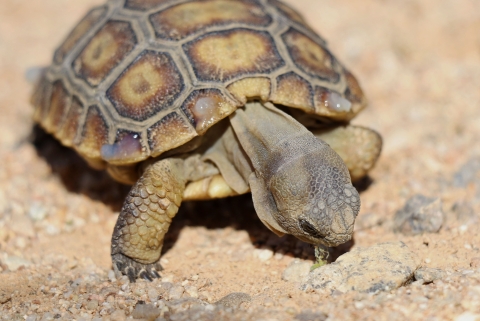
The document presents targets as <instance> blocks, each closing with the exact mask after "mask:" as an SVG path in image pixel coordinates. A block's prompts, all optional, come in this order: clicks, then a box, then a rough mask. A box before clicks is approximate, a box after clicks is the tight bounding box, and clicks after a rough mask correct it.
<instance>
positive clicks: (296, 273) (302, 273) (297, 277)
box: [282, 259, 312, 282]
mask: <svg viewBox="0 0 480 321" xmlns="http://www.w3.org/2000/svg"><path fill="white" fill-rule="evenodd" d="M311 266H312V264H311V263H310V262H307V261H301V260H298V259H296V260H293V261H292V263H290V264H289V265H288V266H287V268H286V269H285V271H283V274H282V280H284V281H289V282H301V281H302V280H303V278H305V277H306V276H307V275H308V272H310V267H311Z"/></svg>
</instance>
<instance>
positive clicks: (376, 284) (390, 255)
mask: <svg viewBox="0 0 480 321" xmlns="http://www.w3.org/2000/svg"><path fill="white" fill-rule="evenodd" d="M419 265H420V260H419V259H418V257H417V256H416V255H415V254H414V253H413V252H411V251H410V249H409V248H408V247H407V246H406V245H405V244H404V243H403V242H387V243H380V244H376V245H373V246H371V247H368V248H362V247H359V248H355V249H353V250H352V251H351V252H349V253H346V254H344V255H342V256H340V257H339V258H338V259H337V261H336V262H335V263H332V264H329V265H325V266H322V267H320V268H318V269H316V270H313V271H312V272H310V273H309V274H308V276H307V277H306V278H305V279H304V280H303V282H302V285H301V287H300V288H301V289H302V290H304V291H314V292H318V293H327V294H332V293H333V292H336V291H339V292H343V293H345V292H349V291H358V292H365V293H376V292H379V291H389V290H393V289H396V288H398V287H400V286H402V285H404V284H405V283H407V282H408V281H409V280H411V279H412V278H413V273H414V272H415V270H416V269H417V268H418V267H419Z"/></svg>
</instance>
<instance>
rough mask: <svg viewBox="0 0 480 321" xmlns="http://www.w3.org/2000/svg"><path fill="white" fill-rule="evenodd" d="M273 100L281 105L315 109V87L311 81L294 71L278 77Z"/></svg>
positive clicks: (309, 109)
mask: <svg viewBox="0 0 480 321" xmlns="http://www.w3.org/2000/svg"><path fill="white" fill-rule="evenodd" d="M271 100H272V101H273V102H274V103H276V104H280V105H284V106H292V107H297V108H300V109H305V110H308V111H311V110H313V89H312V86H311V85H310V83H309V82H308V81H307V80H305V79H304V78H302V77H300V76H299V75H297V74H295V73H294V72H289V73H287V74H283V75H280V76H278V77H277V88H276V91H275V93H274V94H273V95H272V97H271Z"/></svg>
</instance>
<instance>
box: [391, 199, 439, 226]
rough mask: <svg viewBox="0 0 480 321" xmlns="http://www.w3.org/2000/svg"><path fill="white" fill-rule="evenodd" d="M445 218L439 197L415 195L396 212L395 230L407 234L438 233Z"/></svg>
mask: <svg viewBox="0 0 480 321" xmlns="http://www.w3.org/2000/svg"><path fill="white" fill-rule="evenodd" d="M443 220H444V214H443V211H442V202H441V200H440V199H439V198H428V197H425V196H423V195H415V196H413V197H411V198H410V199H409V200H408V201H407V202H406V204H405V206H404V207H403V208H402V209H400V210H399V211H397V213H396V214H395V218H394V222H393V230H394V232H396V233H402V234H405V235H417V234H423V233H436V232H438V231H439V230H440V228H441V227H442V224H443Z"/></svg>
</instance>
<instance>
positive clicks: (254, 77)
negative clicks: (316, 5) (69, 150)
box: [32, 0, 365, 165]
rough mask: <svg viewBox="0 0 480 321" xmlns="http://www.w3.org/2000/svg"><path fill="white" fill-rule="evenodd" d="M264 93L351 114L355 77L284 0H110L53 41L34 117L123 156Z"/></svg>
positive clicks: (93, 148) (192, 132)
mask: <svg viewBox="0 0 480 321" xmlns="http://www.w3.org/2000/svg"><path fill="white" fill-rule="evenodd" d="M252 99H257V100H262V101H265V102H266V101H270V102H273V103H275V104H279V105H284V106H288V107H293V108H298V109H300V110H302V111H304V112H305V113H307V114H310V115H312V116H315V117H322V118H328V119H333V120H335V121H348V120H350V119H351V118H353V117H354V116H355V115H356V114H357V113H358V112H359V111H360V110H361V109H362V108H363V107H364V106H365V98H364V96H363V93H362V90H361V89H360V87H359V85H358V83H357V81H356V79H355V78H354V77H353V75H352V74H351V73H350V72H349V71H347V70H346V69H345V68H344V67H343V66H342V65H341V64H340V63H339V62H338V61H337V60H336V59H335V57H334V56H333V55H332V54H331V53H330V51H329V50H328V49H327V46H326V43H325V41H324V40H323V39H322V38H320V37H319V36H318V35H317V34H315V33H314V32H313V31H312V29H310V28H309V27H308V26H307V25H306V23H305V21H304V20H303V18H302V17H301V16H300V15H299V14H298V13H296V12H295V11H294V10H293V9H291V8H290V7H288V6H286V5H285V4H283V3H281V2H279V1H277V0H241V1H240V0H197V1H187V0H113V1H109V2H108V3H107V4H106V5H104V6H101V7H98V8H94V9H93V10H91V11H90V12H89V13H88V14H87V15H86V16H85V17H84V18H83V19H82V20H81V21H80V23H79V24H78V25H77V26H76V27H75V28H74V29H73V31H72V32H71V33H70V34H69V35H68V37H67V39H66V40H65V41H64V42H63V43H62V44H61V45H60V47H59V48H58V49H57V50H56V52H55V55H54V58H53V63H52V65H51V66H50V67H49V68H47V69H46V71H45V72H44V74H43V75H42V78H41V79H40V81H39V82H38V84H37V85H36V89H35V91H34V94H33V96H32V103H33V105H34V106H35V116H34V117H35V120H36V121H37V122H39V123H40V124H41V125H42V126H43V127H44V128H45V129H46V130H47V131H48V132H50V133H52V134H53V135H54V136H56V137H57V138H58V139H59V140H60V141H61V142H62V144H64V145H66V146H69V147H73V148H74V149H75V150H77V151H78V153H80V154H81V155H82V156H83V157H85V158H86V159H87V160H89V161H92V162H97V163H100V164H101V163H104V162H108V163H111V164H116V165H126V164H132V163H136V162H139V161H142V160H144V159H146V158H148V157H157V156H159V155H161V154H162V153H164V152H166V151H168V150H171V149H174V148H176V147H179V146H181V145H184V144H186V143H187V142H189V141H190V140H192V139H193V138H194V137H196V136H199V135H202V134H204V133H205V132H206V131H207V129H208V128H210V127H211V126H213V125H214V124H215V123H217V122H218V121H220V120H221V119H223V118H225V117H227V116H228V115H230V114H231V113H233V112H234V111H235V110H236V109H237V108H239V107H241V106H243V105H244V104H245V103H246V102H247V101H248V100H252Z"/></svg>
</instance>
